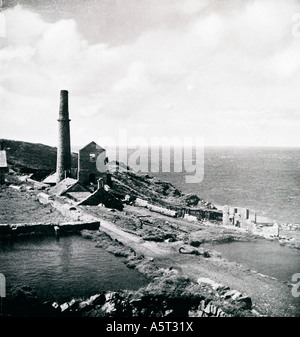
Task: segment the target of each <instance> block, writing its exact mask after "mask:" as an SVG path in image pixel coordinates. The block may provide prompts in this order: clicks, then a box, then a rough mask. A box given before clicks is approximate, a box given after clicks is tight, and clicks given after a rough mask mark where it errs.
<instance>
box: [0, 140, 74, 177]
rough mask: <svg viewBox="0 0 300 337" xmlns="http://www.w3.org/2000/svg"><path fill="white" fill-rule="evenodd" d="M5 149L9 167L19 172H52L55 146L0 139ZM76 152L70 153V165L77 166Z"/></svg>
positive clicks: (53, 169)
mask: <svg viewBox="0 0 300 337" xmlns="http://www.w3.org/2000/svg"><path fill="white" fill-rule="evenodd" d="M0 142H1V143H2V147H3V149H4V150H6V154H7V161H8V164H9V165H10V168H12V169H14V170H16V171H18V172H20V173H31V172H36V171H37V170H38V171H45V172H49V173H50V172H53V171H55V169H56V154H57V148H56V147H51V146H48V145H44V144H36V143H28V142H22V141H16V140H8V139H0ZM77 158H78V155H77V154H76V153H72V161H73V163H72V165H73V167H77Z"/></svg>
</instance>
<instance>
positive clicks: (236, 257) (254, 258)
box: [206, 239, 300, 282]
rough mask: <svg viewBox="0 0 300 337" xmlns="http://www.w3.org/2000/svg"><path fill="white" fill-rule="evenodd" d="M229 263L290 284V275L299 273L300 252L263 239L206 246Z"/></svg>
mask: <svg viewBox="0 0 300 337" xmlns="http://www.w3.org/2000/svg"><path fill="white" fill-rule="evenodd" d="M206 247H207V248H212V249H214V250H216V251H218V252H220V253H221V254H222V257H224V258H226V259H228V260H229V261H235V262H238V263H241V264H244V265H246V266H248V267H249V268H250V269H253V270H256V271H258V272H259V273H262V274H265V275H269V276H272V277H275V278H277V279H278V280H280V281H286V282H292V275H293V274H295V273H300V251H299V250H294V249H291V248H288V247H284V246H281V245H279V244H278V243H277V242H272V241H267V240H264V239H261V240H257V241H255V242H238V241H236V242H230V243H222V244H212V245H211V244H210V245H206Z"/></svg>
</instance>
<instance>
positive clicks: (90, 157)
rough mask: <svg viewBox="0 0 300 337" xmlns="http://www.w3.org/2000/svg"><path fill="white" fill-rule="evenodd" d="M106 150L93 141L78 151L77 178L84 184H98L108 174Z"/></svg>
mask: <svg viewBox="0 0 300 337" xmlns="http://www.w3.org/2000/svg"><path fill="white" fill-rule="evenodd" d="M106 161H107V158H106V151H105V149H103V148H102V147H101V146H99V145H98V144H96V143H95V142H91V143H89V144H88V145H86V146H85V147H83V148H82V149H81V150H79V153H78V176H77V179H78V180H79V181H80V182H81V183H82V184H84V185H89V184H90V183H92V184H96V183H97V181H98V179H100V178H102V177H103V176H105V174H106V163H107V162H106Z"/></svg>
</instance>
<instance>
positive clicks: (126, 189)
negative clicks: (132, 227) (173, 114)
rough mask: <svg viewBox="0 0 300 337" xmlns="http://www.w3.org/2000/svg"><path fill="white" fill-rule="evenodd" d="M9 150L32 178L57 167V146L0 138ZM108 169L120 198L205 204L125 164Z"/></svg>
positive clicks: (18, 167)
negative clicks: (126, 196) (128, 197)
mask: <svg viewBox="0 0 300 337" xmlns="http://www.w3.org/2000/svg"><path fill="white" fill-rule="evenodd" d="M0 142H1V143H2V147H3V149H5V150H6V152H7V161H8V164H9V166H10V168H11V169H13V170H14V171H16V172H18V173H35V174H34V177H32V178H33V179H36V180H42V179H43V178H45V177H46V176H47V175H49V174H50V173H52V172H55V170H56V154H57V148H56V147H51V146H48V145H44V144H37V143H29V142H22V141H16V140H7V139H0ZM77 161H78V154H77V153H72V167H73V168H76V167H77ZM108 169H109V171H111V173H113V178H112V179H113V184H114V188H113V190H114V193H115V195H116V196H120V197H121V198H122V197H124V195H126V194H128V195H130V196H132V197H134V198H136V197H139V198H142V199H145V200H148V201H149V202H151V203H153V204H157V205H161V206H165V207H170V206H172V205H174V206H175V205H181V206H188V207H199V206H200V207H205V206H206V205H205V204H206V203H205V201H204V200H202V199H201V198H199V197H198V196H196V195H189V194H188V195H185V194H183V193H182V192H181V191H179V190H178V189H177V188H176V187H175V186H174V185H172V184H171V183H169V182H166V181H162V180H160V179H158V178H156V177H151V176H149V175H148V174H138V173H136V172H134V171H133V170H131V169H130V168H129V167H126V166H124V164H122V163H118V165H117V162H115V161H111V162H110V163H109V164H108Z"/></svg>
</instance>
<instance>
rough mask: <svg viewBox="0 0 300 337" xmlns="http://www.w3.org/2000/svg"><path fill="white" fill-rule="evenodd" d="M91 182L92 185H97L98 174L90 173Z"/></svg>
mask: <svg viewBox="0 0 300 337" xmlns="http://www.w3.org/2000/svg"><path fill="white" fill-rule="evenodd" d="M89 181H90V183H92V184H96V174H95V173H90V175H89Z"/></svg>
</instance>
